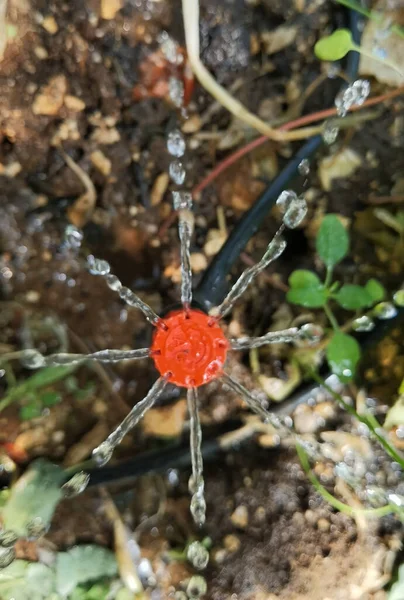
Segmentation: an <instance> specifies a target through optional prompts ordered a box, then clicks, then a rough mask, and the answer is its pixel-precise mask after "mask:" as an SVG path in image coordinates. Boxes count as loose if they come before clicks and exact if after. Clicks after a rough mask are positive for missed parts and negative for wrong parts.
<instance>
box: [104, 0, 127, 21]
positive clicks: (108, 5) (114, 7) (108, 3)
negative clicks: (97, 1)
mask: <svg viewBox="0 0 404 600" xmlns="http://www.w3.org/2000/svg"><path fill="white" fill-rule="evenodd" d="M121 8H122V0H101V18H102V19H105V20H107V21H110V20H111V19H115V17H116V14H117V12H118V11H120V10H121Z"/></svg>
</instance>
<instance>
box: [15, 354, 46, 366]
mask: <svg viewBox="0 0 404 600" xmlns="http://www.w3.org/2000/svg"><path fill="white" fill-rule="evenodd" d="M21 363H22V364H23V365H24V367H26V368H27V369H38V368H39V367H43V366H44V364H45V358H44V357H43V356H42V354H41V353H40V352H38V350H24V354H23V355H22V357H21Z"/></svg>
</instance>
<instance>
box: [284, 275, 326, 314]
mask: <svg viewBox="0 0 404 600" xmlns="http://www.w3.org/2000/svg"><path fill="white" fill-rule="evenodd" d="M289 285H290V290H289V291H288V293H287V295H286V298H287V300H288V301H289V302H292V303H293V304H299V305H300V306H306V307H308V308H318V307H320V306H323V305H324V304H325V302H326V300H327V292H326V289H325V287H324V285H323V284H322V283H321V281H320V279H319V278H318V276H317V275H316V274H315V273H313V272H312V271H306V270H304V269H298V270H297V271H293V273H292V274H291V276H290V277H289Z"/></svg>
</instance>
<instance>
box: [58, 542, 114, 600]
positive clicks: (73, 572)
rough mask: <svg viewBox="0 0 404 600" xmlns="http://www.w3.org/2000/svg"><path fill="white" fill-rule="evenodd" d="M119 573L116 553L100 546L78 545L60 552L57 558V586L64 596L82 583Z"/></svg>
mask: <svg viewBox="0 0 404 600" xmlns="http://www.w3.org/2000/svg"><path fill="white" fill-rule="evenodd" d="M117 573H118V566H117V563H116V559H115V555H114V553H113V552H111V551H110V550H107V549H106V548H102V547H100V546H93V545H88V546H76V547H74V548H72V549H71V550H69V551H68V552H59V554H58V555H57V559H56V588H57V591H58V592H59V594H60V595H61V596H63V597H64V598H65V597H66V596H69V594H70V593H71V592H72V591H73V590H74V588H75V587H76V586H77V585H78V584H81V583H86V582H88V581H96V580H97V579H101V578H103V577H113V576H115V575H116V574H117Z"/></svg>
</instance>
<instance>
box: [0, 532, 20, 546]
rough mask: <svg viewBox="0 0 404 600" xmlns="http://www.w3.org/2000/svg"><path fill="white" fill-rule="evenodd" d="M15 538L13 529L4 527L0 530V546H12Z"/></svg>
mask: <svg viewBox="0 0 404 600" xmlns="http://www.w3.org/2000/svg"><path fill="white" fill-rule="evenodd" d="M17 540H18V535H17V534H16V533H14V531H11V529H5V530H4V531H1V532H0V546H3V548H9V547H11V546H14V544H15V543H16V541H17Z"/></svg>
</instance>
